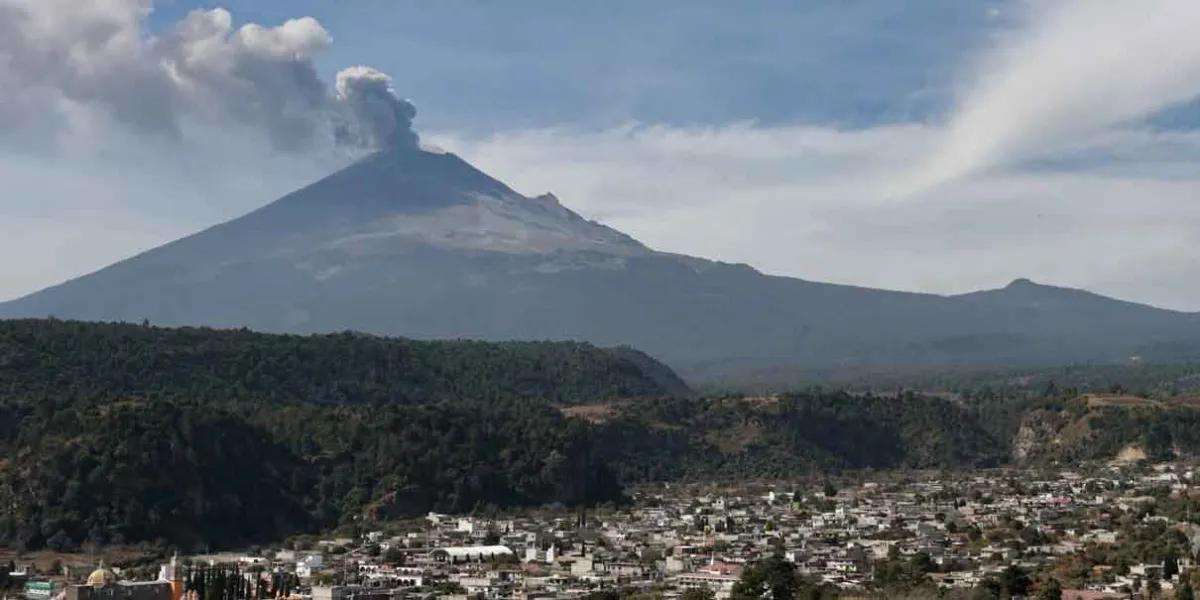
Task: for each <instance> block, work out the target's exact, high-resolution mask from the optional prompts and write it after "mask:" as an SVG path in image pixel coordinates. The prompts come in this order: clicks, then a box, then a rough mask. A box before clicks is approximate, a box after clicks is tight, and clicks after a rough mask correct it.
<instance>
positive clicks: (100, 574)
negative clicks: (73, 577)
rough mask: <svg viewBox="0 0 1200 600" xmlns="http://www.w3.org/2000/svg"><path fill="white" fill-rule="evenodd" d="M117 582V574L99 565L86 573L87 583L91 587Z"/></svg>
mask: <svg viewBox="0 0 1200 600" xmlns="http://www.w3.org/2000/svg"><path fill="white" fill-rule="evenodd" d="M116 582H117V576H116V574H115V573H113V572H112V571H109V570H108V569H105V568H104V567H100V568H99V569H96V570H95V571H92V574H91V575H88V578H87V584H88V585H90V586H92V587H105V586H107V585H111V584H114V583H116Z"/></svg>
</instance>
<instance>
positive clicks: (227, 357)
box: [0, 320, 689, 404]
mask: <svg viewBox="0 0 1200 600" xmlns="http://www.w3.org/2000/svg"><path fill="white" fill-rule="evenodd" d="M687 393H689V390H688V388H687V385H686V384H685V383H684V382H683V381H682V380H681V379H679V378H678V377H677V376H676V375H675V374H674V373H673V372H672V371H671V370H670V369H669V368H668V367H666V366H665V365H663V364H661V363H659V362H658V361H655V360H654V359H652V358H650V357H649V356H647V355H645V354H643V353H641V352H639V351H637V350H634V349H630V348H612V349H604V348H598V347H596V346H592V345H590V344H584V343H570V342H498V343H497V342H474V341H416V340H409V339H403V338H381V337H375V336H369V335H361V334H354V333H343V334H335V335H316V336H297V335H266V334H261V333H254V332H250V331H247V330H214V329H195V328H183V329H165V328H159V327H149V326H140V325H129V324H96V323H82V322H72V321H59V320H15V321H0V397H4V396H8V397H21V398H44V397H55V398H62V397H73V398H91V399H113V398H187V399H189V400H206V399H210V400H219V401H227V400H265V401H273V402H317V403H335V404H360V403H362V404H420V403H429V402H436V401H443V400H458V399H465V400H470V401H472V402H486V401H496V400H504V399H517V398H519V399H526V400H544V401H547V402H551V403H554V404H577V403H583V402H594V401H603V400H611V399H615V398H636V397H646V396H661V395H684V394H687Z"/></svg>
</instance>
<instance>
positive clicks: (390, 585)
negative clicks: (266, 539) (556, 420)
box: [8, 462, 1200, 600]
mask: <svg viewBox="0 0 1200 600" xmlns="http://www.w3.org/2000/svg"><path fill="white" fill-rule="evenodd" d="M1197 484H1200V465H1191V464H1187V463H1169V464H1159V465H1145V464H1138V463H1135V462H1131V463H1121V464H1116V463H1114V464H1109V465H1103V466H1097V467H1095V468H1092V469H1083V468H1080V469H1077V470H1054V469H1046V470H1038V471H1034V470H994V471H978V472H969V473H963V472H887V473H875V474H869V473H856V474H851V475H843V476H841V477H837V478H824V477H813V478H809V479H808V480H805V481H795V482H749V483H740V484H725V485H719V484H699V483H697V484H671V485H667V484H662V485H657V486H651V487H643V488H641V489H638V490H637V491H636V493H635V497H634V498H633V499H632V501H631V502H630V503H629V504H628V505H624V506H601V507H597V508H594V509H591V510H586V511H584V510H569V509H566V508H565V507H546V508H544V509H542V510H537V511H526V512H522V513H519V514H502V513H500V514H493V515H485V514H474V515H443V514H433V513H431V514H429V515H427V516H426V517H424V518H421V519H412V520H406V521H397V522H393V523H384V524H381V525H379V526H378V527H373V526H367V527H364V526H363V525H362V524H356V525H355V526H353V527H350V528H348V529H349V533H350V534H349V535H343V536H329V537H327V538H320V537H301V538H296V539H292V540H289V541H288V542H287V543H286V544H285V545H284V546H283V547H278V548H270V549H267V548H262V549H258V551H257V552H248V553H229V554H206V555H195V556H185V557H175V558H173V559H172V561H171V563H169V564H167V565H164V566H163V567H162V568H161V569H160V570H159V573H158V576H157V580H155V578H154V577H147V578H145V579H144V580H140V581H139V580H135V579H134V578H133V574H132V573H126V572H125V570H124V569H121V568H120V567H119V566H117V565H114V566H113V567H112V568H111V569H109V568H106V567H104V566H103V565H102V564H97V565H95V566H94V568H93V569H91V570H88V569H77V568H76V569H72V568H65V567H60V570H59V572H47V571H48V570H47V569H45V568H42V569H40V570H39V569H38V568H37V567H35V566H32V565H30V566H24V565H23V564H21V562H20V560H16V561H14V563H13V565H12V572H10V573H8V578H9V580H10V581H22V582H23V583H22V584H21V586H19V587H16V588H13V589H14V591H15V592H23V594H24V596H25V597H26V598H29V599H30V600H43V599H48V598H56V597H57V598H67V599H68V600H87V599H91V598H109V597H112V598H118V599H124V600H180V598H181V597H182V596H184V595H188V596H189V597H196V598H198V600H212V599H214V598H217V599H224V600H229V599H231V598H243V599H244V598H261V597H272V598H278V597H292V598H311V600H399V599H405V598H430V597H437V598H443V599H446V600H462V599H467V598H485V599H490V598H505V599H507V598H512V599H532V598H600V597H606V598H609V597H628V596H634V595H646V597H662V598H673V597H680V596H685V597H688V598H716V599H718V600H724V599H727V598H731V597H735V596H738V593H739V590H738V589H737V586H738V583H739V581H742V580H743V576H744V574H745V573H746V571H747V569H749V568H751V567H752V566H753V565H755V564H758V563H759V562H760V561H763V560H766V559H768V558H770V557H780V558H782V559H785V560H786V561H787V563H788V564H790V565H794V569H795V571H796V573H797V574H798V578H799V579H802V580H803V581H805V582H807V583H808V584H809V585H812V586H814V587H815V589H820V590H824V592H823V593H824V594H825V595H824V596H821V597H841V598H855V597H861V598H872V597H963V598H967V597H1027V596H1028V597H1035V594H1037V593H1040V594H1042V595H1040V596H1036V597H1058V598H1066V599H1073V598H1080V599H1095V598H1131V597H1133V598H1190V597H1192V596H1191V594H1192V588H1193V586H1194V585H1196V584H1197V583H1200V568H1196V567H1198V566H1200V565H1198V564H1197V563H1195V562H1194V556H1195V553H1196V552H1197V550H1200V527H1198V526H1197V525H1196V523H1197V522H1198V521H1200V501H1197V498H1200V489H1198V486H1197ZM214 570H223V571H222V572H223V573H234V574H236V577H238V578H240V580H245V582H246V583H245V584H244V585H242V584H241V583H239V584H237V585H236V586H234V588H233V589H234V590H235V591H234V592H232V593H229V592H226V591H221V592H220V593H219V594H216V595H214V593H213V592H212V590H208V591H207V592H206V591H205V590H204V587H205V584H204V578H203V574H205V573H211V572H214ZM51 571H52V570H51ZM209 585H210V586H211V583H210V584H209ZM223 585H224V584H223ZM105 587H111V588H114V589H115V590H116V593H113V592H108V593H106V594H97V593H93V591H94V590H95V589H96V588H105ZM979 593H984V594H985V595H982V596H980V595H971V594H979ZM919 594H926V596H920V595H919Z"/></svg>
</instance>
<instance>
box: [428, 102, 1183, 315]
mask: <svg viewBox="0 0 1200 600" xmlns="http://www.w3.org/2000/svg"><path fill="white" fill-rule="evenodd" d="M427 137H430V138H431V139H434V140H435V141H436V142H437V143H438V144H439V145H440V146H442V147H446V148H449V149H451V150H452V151H455V152H458V153H459V154H461V155H463V156H464V157H465V158H467V159H468V160H470V161H472V162H474V163H475V164H476V165H478V166H479V167H481V168H483V169H484V170H486V171H488V172H491V173H493V174H496V175H498V176H500V177H501V178H503V179H505V180H507V181H509V182H511V183H512V185H514V187H516V188H517V189H518V190H519V191H521V192H523V193H527V194H534V193H541V192H544V191H548V190H552V191H554V192H555V193H556V194H557V195H558V196H559V197H560V198H562V200H563V202H564V203H566V204H567V205H569V206H572V207H574V208H577V209H579V210H580V211H581V212H582V213H583V214H584V215H585V216H588V217H591V218H597V219H600V220H603V221H605V222H607V223H608V224H610V225H613V226H615V227H617V228H618V229H622V230H624V231H626V232H627V233H630V234H632V235H634V236H635V237H637V238H639V239H641V240H642V241H644V242H646V243H648V244H650V245H651V246H654V247H656V248H659V249H662V250H666V251H672V252H680V253H684V254H692V255H697V256H705V257H713V258H720V259H723V260H727V261H732V262H745V263H748V264H751V265H754V266H756V267H758V268H760V269H762V270H764V271H766V272H769V273H773V274H781V275H790V276H795V277H802V278H805V279H811V280H819V281H832V282H841V283H849V284H855V285H865V286H873V287H884V288H892V289H906V290H919V291H928V292H936V293H958V292H965V291H970V290H974V289H981V288H986V287H994V286H998V285H1002V284H1004V283H1006V282H1007V281H1009V280H1012V279H1015V278H1018V277H1029V278H1032V279H1035V280H1039V281H1044V282H1047V283H1057V284H1063V285H1072V286H1080V287H1087V288H1091V289H1096V290H1098V291H1101V292H1106V293H1112V294H1115V295H1118V296H1121V297H1125V298H1130V299H1135V300H1141V301H1148V302H1153V303H1156V304H1159V305H1164V306H1171V307H1177V308H1191V309H1195V308H1200V283H1196V284H1193V283H1190V281H1191V279H1192V278H1188V277H1186V274H1188V273H1193V272H1195V269H1196V267H1197V266H1198V265H1197V264H1196V261H1194V260H1193V259H1192V258H1190V257H1191V254H1192V251H1191V249H1192V248H1194V247H1195V244H1196V242H1197V241H1200V204H1196V203H1195V201H1194V199H1195V196H1196V191H1197V190H1198V189H1200V176H1197V175H1195V174H1193V176H1192V177H1181V176H1180V172H1179V170H1178V169H1177V168H1176V167H1178V165H1179V164H1180V163H1181V162H1182V161H1186V159H1187V157H1190V156H1195V155H1196V153H1197V152H1200V136H1195V135H1191V136H1189V135H1183V134H1164V135H1161V136H1160V135H1157V134H1154V133H1153V132H1145V131H1142V132H1134V131H1125V132H1120V133H1113V134H1107V135H1103V136H1098V137H1095V138H1093V139H1091V140H1080V141H1079V142H1078V143H1077V144H1076V145H1075V149H1074V150H1075V153H1076V154H1081V155H1095V154H1103V155H1105V156H1109V157H1110V160H1109V161H1108V162H1107V163H1106V164H1105V166H1103V167H1094V166H1091V167H1088V168H1074V169H1063V168H1060V169H1058V170H1054V171H1050V170H1026V171H1023V172H1006V173H1002V174H998V175H995V176H992V177H988V178H982V179H979V178H977V179H975V180H971V181H966V182H958V183H955V184H951V185H947V186H945V187H943V188H940V189H938V190H937V191H936V192H932V193H927V194H922V195H919V196H911V197H908V198H906V199H904V200H901V201H897V200H896V199H895V198H894V197H893V196H891V195H890V194H888V193H887V192H888V190H889V186H890V184H892V183H894V182H895V181H896V179H897V178H898V177H900V176H901V175H902V174H904V173H907V172H909V170H910V169H912V168H913V167H914V166H916V165H918V164H919V161H920V159H921V157H922V156H923V155H924V154H925V152H926V151H927V150H929V149H930V148H933V147H936V144H937V143H938V142H939V141H940V139H941V132H940V131H939V130H937V129H936V128H925V127H918V126H895V127H882V128H875V129H869V130H857V131H839V130H835V129H828V128H820V127H762V126H755V125H752V124H740V125H733V126H729V127H723V128H696V129H678V128H666V127H635V126H630V127H623V128H618V129H614V130H609V131H603V132H590V133H589V132H578V131H570V130H540V131H528V132H518V133H508V134H502V135H496V136H493V137H489V138H474V139H473V138H469V137H463V136H456V135H453V134H430V135H427ZM1067 158H1069V157H1067ZM1164 173H1172V175H1171V176H1165V175H1164Z"/></svg>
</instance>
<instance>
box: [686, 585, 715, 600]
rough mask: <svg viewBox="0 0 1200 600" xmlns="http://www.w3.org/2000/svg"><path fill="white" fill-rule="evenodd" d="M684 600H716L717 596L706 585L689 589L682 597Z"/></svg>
mask: <svg viewBox="0 0 1200 600" xmlns="http://www.w3.org/2000/svg"><path fill="white" fill-rule="evenodd" d="M680 598H681V599H682V600H716V598H717V594H716V593H715V592H713V591H712V589H711V588H709V587H708V586H706V585H703V586H700V587H694V588H688V589H686V590H684V591H683V595H682V596H680Z"/></svg>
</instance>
